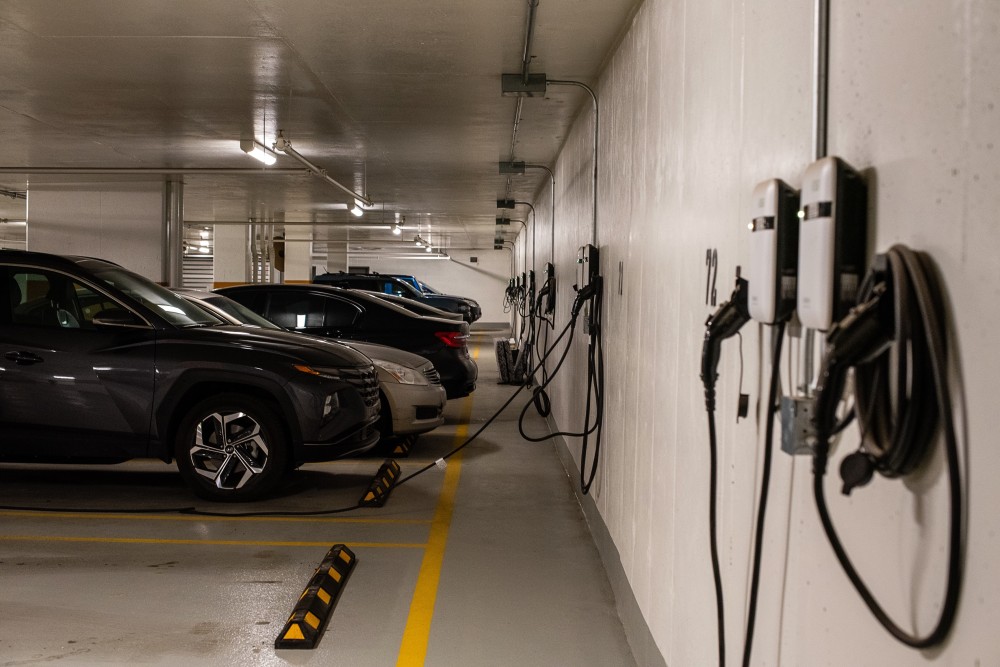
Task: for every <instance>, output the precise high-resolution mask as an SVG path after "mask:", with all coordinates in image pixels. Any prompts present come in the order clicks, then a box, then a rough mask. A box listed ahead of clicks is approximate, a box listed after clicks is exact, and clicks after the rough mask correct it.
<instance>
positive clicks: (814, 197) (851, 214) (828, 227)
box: [797, 157, 868, 331]
mask: <svg viewBox="0 0 1000 667" xmlns="http://www.w3.org/2000/svg"><path fill="white" fill-rule="evenodd" d="M800 199H801V204H802V212H801V215H802V222H801V224H800V226H799V280H798V298H797V309H798V314H799V319H800V320H801V321H802V325H803V326H806V327H809V328H811V329H819V330H822V331H825V330H827V329H829V328H830V326H831V325H832V324H833V322H835V321H837V320H840V319H841V318H842V317H843V316H844V315H846V314H847V311H848V310H850V308H851V306H853V305H854V300H855V297H856V296H857V292H858V283H859V281H860V280H861V276H862V275H863V273H864V268H865V244H866V233H867V226H868V188H867V186H866V185H865V182H864V180H863V179H862V178H861V175H860V174H858V172H857V171H855V170H854V169H853V168H852V167H851V166H850V165H848V164H847V163H846V162H844V161H843V160H841V159H840V158H837V157H825V158H822V159H820V160H817V161H816V162H813V163H812V164H811V165H809V167H808V168H806V173H805V175H804V176H803V178H802V193H801V196H800Z"/></svg>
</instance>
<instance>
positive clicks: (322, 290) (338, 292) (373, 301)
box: [216, 283, 459, 325]
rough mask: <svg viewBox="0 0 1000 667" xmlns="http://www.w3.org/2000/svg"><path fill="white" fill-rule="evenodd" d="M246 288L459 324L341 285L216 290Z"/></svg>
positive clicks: (267, 286)
mask: <svg viewBox="0 0 1000 667" xmlns="http://www.w3.org/2000/svg"><path fill="white" fill-rule="evenodd" d="M246 290H258V291H270V292H315V293H319V294H329V295H331V296H337V297H340V298H342V299H347V300H348V301H351V302H352V303H354V304H357V305H359V306H360V307H362V308H374V309H380V310H383V311H390V312H392V313H394V314H396V315H400V316H403V317H408V318H412V319H415V320H419V321H422V322H427V323H432V322H433V323H439V324H449V325H456V324H459V322H458V321H457V320H449V319H442V318H438V317H428V316H426V315H418V314H417V313H414V312H412V311H409V310H406V309H405V308H402V307H400V306H397V305H396V304H394V303H391V302H389V301H387V300H385V299H380V298H379V297H377V296H374V295H372V294H368V293H366V292H365V291H364V290H354V289H346V288H343V287H334V286H333V285H323V284H317V283H313V284H309V285H271V284H253V285H236V286H234V287H223V288H221V289H218V290H216V291H217V292H218V293H219V294H230V293H233V292H237V291H246Z"/></svg>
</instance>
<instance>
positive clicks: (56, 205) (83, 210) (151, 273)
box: [27, 177, 180, 281]
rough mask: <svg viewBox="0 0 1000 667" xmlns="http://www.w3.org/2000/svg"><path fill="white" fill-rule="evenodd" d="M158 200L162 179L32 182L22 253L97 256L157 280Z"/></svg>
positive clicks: (160, 270)
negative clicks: (24, 244) (30, 251)
mask: <svg viewBox="0 0 1000 667" xmlns="http://www.w3.org/2000/svg"><path fill="white" fill-rule="evenodd" d="M164 195H165V191H164V183H163V181H162V180H156V181H149V180H136V181H115V182H101V181H98V180H95V179H86V178H81V177H74V178H73V179H72V180H70V179H40V180H33V181H32V182H31V185H30V187H29V189H28V240H27V248H28V249H29V250H34V251H38V252H51V253H58V254H62V255H84V256H88V257H99V258H101V259H107V260H109V261H112V262H115V263H117V264H121V265H122V266H124V267H125V268H127V269H129V270H131V271H135V272H136V273H138V274H140V275H143V276H145V277H147V278H149V279H150V280H155V281H163V278H164V269H165V263H164V253H163V229H164V224H165V219H164V213H165V210H166V206H165V203H164V202H165V196H164ZM178 243H180V241H179V240H178ZM177 257H178V259H179V257H180V254H179V246H178V254H177Z"/></svg>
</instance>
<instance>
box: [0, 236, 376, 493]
mask: <svg viewBox="0 0 1000 667" xmlns="http://www.w3.org/2000/svg"><path fill="white" fill-rule="evenodd" d="M0 289H2V290H3V292H4V294H2V295H0V460H5V461H19V462H82V463H116V462H121V461H125V460H128V459H132V458H141V457H151V458H159V459H162V460H163V461H165V462H170V461H172V460H176V462H177V467H178V468H179V469H180V472H181V474H182V476H183V477H184V478H185V480H187V482H188V483H189V484H190V485H191V486H192V487H193V488H194V490H195V492H197V493H198V494H199V495H201V496H203V497H205V498H209V499H212V500H249V499H253V498H258V497H260V496H263V495H265V494H267V493H268V492H269V491H271V490H272V489H274V487H275V486H276V485H277V484H278V483H279V482H280V480H281V479H282V477H283V476H284V475H285V473H286V472H288V471H289V470H291V469H292V468H295V467H297V466H299V465H300V464H302V463H305V462H308V461H326V460H330V459H335V458H340V457H343V456H347V455H350V454H353V453H360V452H363V451H365V450H367V449H370V448H371V447H372V446H373V445H374V444H375V443H376V442H377V441H378V435H379V434H378V431H377V430H376V427H375V424H376V422H377V421H378V418H379V397H378V377H377V375H376V371H375V368H374V366H373V365H372V362H371V360H370V359H368V358H367V357H366V356H364V355H363V354H360V353H359V352H356V351H355V350H352V349H350V348H349V347H347V346H345V345H337V344H331V343H328V342H325V343H314V344H310V343H309V342H308V341H306V340H304V339H303V338H302V337H300V336H298V335H296V334H293V333H288V332H284V331H265V330H248V329H246V328H245V327H239V326H232V325H228V324H226V323H224V322H222V320H220V319H219V318H217V317H215V316H213V315H211V314H209V313H207V312H205V311H203V310H201V309H200V308H198V307H197V306H195V305H194V304H191V303H189V302H187V301H185V300H184V299H182V298H181V297H180V296H178V295H176V294H174V293H172V292H170V291H169V290H167V289H165V288H163V287H160V286H159V285H156V284H155V283H153V282H151V281H149V280H147V279H146V278H143V277H142V276H139V275H136V274H134V273H131V272H129V271H127V270H125V269H123V268H122V267H120V266H118V265H116V264H111V263H109V262H104V261H101V260H97V259H91V258H85V257H60V256H57V255H47V254H42V253H34V252H25V251H20V250H0Z"/></svg>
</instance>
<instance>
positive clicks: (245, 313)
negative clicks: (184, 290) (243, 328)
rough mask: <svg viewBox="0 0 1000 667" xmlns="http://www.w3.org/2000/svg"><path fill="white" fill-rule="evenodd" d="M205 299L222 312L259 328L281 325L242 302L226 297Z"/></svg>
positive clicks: (275, 327)
mask: <svg viewBox="0 0 1000 667" xmlns="http://www.w3.org/2000/svg"><path fill="white" fill-rule="evenodd" d="M205 301H207V302H208V303H210V304H212V305H213V306H215V307H216V308H218V309H219V310H221V311H222V312H224V313H227V314H229V315H230V316H232V317H234V318H236V319H237V320H239V321H240V322H242V323H243V324H252V325H254V326H256V327H260V328H261V329H281V327H279V326H278V325H277V324H275V323H274V322H272V321H271V320H268V319H264V318H263V317H261V316H260V315H258V314H257V313H255V312H253V311H252V310H250V309H249V308H247V307H246V306H244V305H243V304H242V303H237V302H236V301H233V300H232V299H230V298H228V297H224V296H210V297H208V298H206V299H205Z"/></svg>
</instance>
